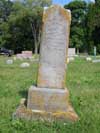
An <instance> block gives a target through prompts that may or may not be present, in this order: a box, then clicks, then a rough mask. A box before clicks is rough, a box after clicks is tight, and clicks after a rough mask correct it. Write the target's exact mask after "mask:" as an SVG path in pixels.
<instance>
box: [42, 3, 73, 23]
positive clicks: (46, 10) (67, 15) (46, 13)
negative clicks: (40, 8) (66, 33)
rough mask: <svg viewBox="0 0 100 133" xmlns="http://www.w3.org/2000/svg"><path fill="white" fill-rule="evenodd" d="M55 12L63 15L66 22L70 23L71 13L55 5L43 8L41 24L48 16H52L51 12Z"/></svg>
mask: <svg viewBox="0 0 100 133" xmlns="http://www.w3.org/2000/svg"><path fill="white" fill-rule="evenodd" d="M57 10H58V11H59V12H60V13H61V14H62V15H63V17H64V18H65V19H66V20H69V21H70V22H71V11H70V10H66V9H65V8H63V7H61V6H60V5H57V4H55V5H52V6H50V7H49V8H48V7H45V8H44V15H43V22H45V21H46V20H47V18H48V16H49V15H50V14H52V13H53V12H55V11H57Z"/></svg>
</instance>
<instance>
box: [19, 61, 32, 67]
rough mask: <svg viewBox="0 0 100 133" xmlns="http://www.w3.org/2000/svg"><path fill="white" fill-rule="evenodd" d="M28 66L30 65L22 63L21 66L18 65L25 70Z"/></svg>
mask: <svg viewBox="0 0 100 133" xmlns="http://www.w3.org/2000/svg"><path fill="white" fill-rule="evenodd" d="M29 66H30V64H29V63H27V62H24V63H22V64H21V65H20V67H21V68H26V67H29Z"/></svg>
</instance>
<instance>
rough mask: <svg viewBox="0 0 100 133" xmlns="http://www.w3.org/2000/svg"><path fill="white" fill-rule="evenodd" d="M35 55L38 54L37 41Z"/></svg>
mask: <svg viewBox="0 0 100 133" xmlns="http://www.w3.org/2000/svg"><path fill="white" fill-rule="evenodd" d="M34 53H35V55H37V54H38V44H37V42H36V41H35V51H34Z"/></svg>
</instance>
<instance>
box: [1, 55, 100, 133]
mask: <svg viewBox="0 0 100 133" xmlns="http://www.w3.org/2000/svg"><path fill="white" fill-rule="evenodd" d="M6 59H7V57H2V56H0V133H100V63H92V62H86V61H85V59H80V58H76V60H75V61H73V62H71V63H69V64H68V68H67V80H66V85H67V88H68V89H69V91H70V99H71V102H72V105H73V107H74V109H75V111H76V112H77V114H78V115H79V118H80V120H79V121H77V122H76V123H63V122H52V123H49V122H41V121H25V120H13V119H12V113H13V112H15V110H16V108H17V106H18V105H19V102H20V99H21V98H23V97H27V92H28V88H29V87H30V86H31V85H32V84H36V77H37V68H38V64H36V63H32V62H31V66H30V68H25V69H22V68H20V67H19V65H20V63H21V62H22V61H14V64H12V65H7V64H6Z"/></svg>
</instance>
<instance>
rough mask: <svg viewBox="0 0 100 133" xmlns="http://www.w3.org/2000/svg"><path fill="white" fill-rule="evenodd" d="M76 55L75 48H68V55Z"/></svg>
mask: <svg viewBox="0 0 100 133" xmlns="http://www.w3.org/2000/svg"><path fill="white" fill-rule="evenodd" d="M75 55H76V53H75V48H68V57H73V56H75Z"/></svg>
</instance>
